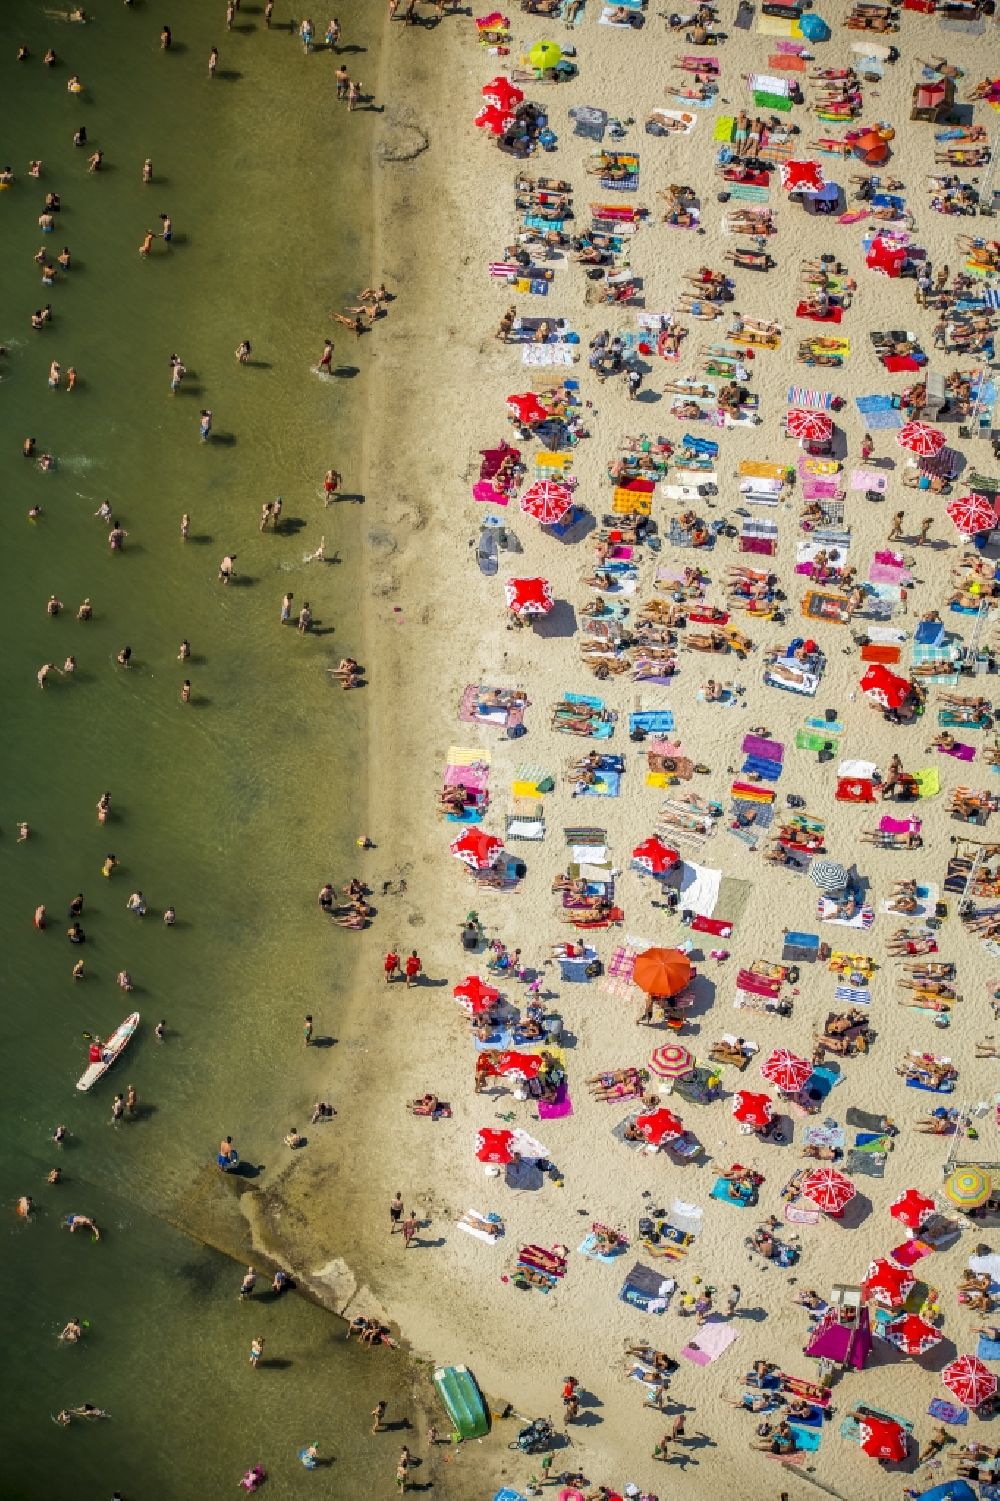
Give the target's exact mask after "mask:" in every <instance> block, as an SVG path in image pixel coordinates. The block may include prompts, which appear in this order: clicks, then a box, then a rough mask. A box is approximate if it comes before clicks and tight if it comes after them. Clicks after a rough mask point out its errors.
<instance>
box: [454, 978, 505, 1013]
mask: <svg viewBox="0 0 1000 1501" xmlns="http://www.w3.org/2000/svg"><path fill="white" fill-rule="evenodd" d="M452 995H453V996H454V997H455V1000H456V1001H458V1002H459V1003H460V1005H462V1006H464V1008H465V1010H466V1011H468V1013H469V1015H470V1016H482V1014H483V1012H484V1011H488V1010H489V1009H490V1007H491V1006H492V1005H494V1004H495V1002H497V1001H498V1000H499V999H500V992H499V990H495V989H494V988H493V986H492V985H487V984H486V982H485V980H481V979H480V978H479V976H478V975H467V976H466V977H465V979H464V980H463V981H462V982H461V984H459V985H456V986H455V989H454V990H453V991H452Z"/></svg>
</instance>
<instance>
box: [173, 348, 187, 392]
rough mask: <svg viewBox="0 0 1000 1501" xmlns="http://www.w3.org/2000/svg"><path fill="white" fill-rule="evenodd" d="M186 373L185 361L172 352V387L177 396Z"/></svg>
mask: <svg viewBox="0 0 1000 1501" xmlns="http://www.w3.org/2000/svg"><path fill="white" fill-rule="evenodd" d="M185 375H187V369H186V367H185V365H184V362H183V361H182V360H180V359H179V358H178V357H177V355H176V354H172V355H171V356H170V389H171V391H172V392H173V393H174V395H175V396H176V394H177V389H178V387H179V386H180V383H181V381H182V380H183V379H184V377H185Z"/></svg>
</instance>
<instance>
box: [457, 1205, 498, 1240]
mask: <svg viewBox="0 0 1000 1501" xmlns="http://www.w3.org/2000/svg"><path fill="white" fill-rule="evenodd" d="M455 1225H456V1228H457V1229H459V1230H461V1231H463V1233H464V1234H466V1235H472V1236H474V1237H475V1239H476V1240H483V1241H485V1242H486V1244H487V1245H488V1246H495V1245H496V1243H497V1241H498V1240H499V1239H500V1238H501V1237H502V1235H503V1221H502V1220H501V1218H500V1216H499V1215H498V1214H480V1213H479V1211H478V1209H467V1210H466V1211H465V1213H464V1214H463V1215H462V1216H461V1217H460V1218H459V1219H457V1220H456V1221H455Z"/></svg>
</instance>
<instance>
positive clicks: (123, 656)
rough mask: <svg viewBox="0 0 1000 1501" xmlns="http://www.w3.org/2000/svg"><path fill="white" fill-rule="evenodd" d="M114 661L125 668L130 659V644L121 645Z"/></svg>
mask: <svg viewBox="0 0 1000 1501" xmlns="http://www.w3.org/2000/svg"><path fill="white" fill-rule="evenodd" d="M115 661H116V662H117V663H118V666H119V667H125V668H127V667H128V666H129V664H130V663H131V661H132V648H131V647H130V646H123V647H122V649H121V651H120V652H119V653H118V655H117V656H116V657H115Z"/></svg>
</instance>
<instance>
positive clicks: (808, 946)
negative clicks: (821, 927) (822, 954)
mask: <svg viewBox="0 0 1000 1501" xmlns="http://www.w3.org/2000/svg"><path fill="white" fill-rule="evenodd" d="M781 957H782V960H783V961H784V960H798V961H799V962H802V961H805V962H806V963H807V964H811V963H812V962H813V961H814V960H816V959H818V958H819V935H818V934H816V933H797V932H794V931H791V930H790V931H789V932H787V933H786V934H785V937H784V942H783V944H782V947H781Z"/></svg>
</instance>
